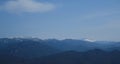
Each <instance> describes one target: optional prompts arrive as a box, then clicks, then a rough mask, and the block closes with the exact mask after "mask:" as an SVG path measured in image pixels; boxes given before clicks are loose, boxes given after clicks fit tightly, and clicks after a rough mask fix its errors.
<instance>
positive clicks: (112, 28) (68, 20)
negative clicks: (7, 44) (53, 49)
mask: <svg viewBox="0 0 120 64" xmlns="http://www.w3.org/2000/svg"><path fill="white" fill-rule="evenodd" d="M0 37H1V38H3V37H38V38H41V39H49V38H56V39H66V38H70V39H82V38H89V39H93V40H105V41H120V0H0Z"/></svg>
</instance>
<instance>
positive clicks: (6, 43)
mask: <svg viewBox="0 0 120 64" xmlns="http://www.w3.org/2000/svg"><path fill="white" fill-rule="evenodd" d="M94 49H100V50H104V51H112V50H120V42H108V41H90V40H88V39H87V40H86V39H84V40H74V39H65V40H57V39H46V40H41V39H38V38H1V39H0V52H1V53H0V54H11V55H14V56H20V57H40V56H44V55H49V54H54V53H59V52H63V51H78V52H84V51H89V50H94Z"/></svg>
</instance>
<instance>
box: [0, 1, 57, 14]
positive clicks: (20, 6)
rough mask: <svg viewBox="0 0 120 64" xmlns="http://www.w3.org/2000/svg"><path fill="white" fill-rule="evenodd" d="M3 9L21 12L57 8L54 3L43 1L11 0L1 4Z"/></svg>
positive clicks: (46, 10)
mask: <svg viewBox="0 0 120 64" xmlns="http://www.w3.org/2000/svg"><path fill="white" fill-rule="evenodd" d="M0 7H1V8H2V9H3V10H5V11H7V12H13V13H21V12H29V13H34V12H48V11H51V10H54V9H55V7H56V6H55V5H54V4H52V3H47V2H46V3H43V2H38V1H35V0H11V1H7V2H6V3H4V4H3V5H1V6H0Z"/></svg>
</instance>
